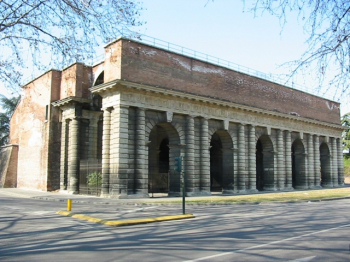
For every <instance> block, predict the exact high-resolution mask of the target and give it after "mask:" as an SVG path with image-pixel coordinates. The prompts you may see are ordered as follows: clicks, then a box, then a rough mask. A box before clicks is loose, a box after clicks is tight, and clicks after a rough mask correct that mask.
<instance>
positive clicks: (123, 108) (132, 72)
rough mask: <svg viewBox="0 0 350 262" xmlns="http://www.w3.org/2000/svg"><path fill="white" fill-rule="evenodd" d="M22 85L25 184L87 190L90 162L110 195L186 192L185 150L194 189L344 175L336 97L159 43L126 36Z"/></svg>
mask: <svg viewBox="0 0 350 262" xmlns="http://www.w3.org/2000/svg"><path fill="white" fill-rule="evenodd" d="M23 93H24V95H23V98H22V100H21V102H20V104H19V105H18V107H17V109H16V111H15V113H14V115H13V117H12V120H11V143H12V144H15V145H17V146H18V158H17V159H18V168H17V186H18V187H29V188H38V189H42V190H56V189H60V190H67V191H68V192H72V193H79V192H82V187H83V182H82V180H84V179H83V178H82V176H81V174H82V173H83V171H84V170H86V166H88V167H89V166H91V167H96V170H97V171H96V172H100V173H101V174H102V189H101V195H102V196H104V197H114V198H123V197H148V196H149V193H150V192H157V190H159V191H162V192H167V193H168V194H169V195H180V194H181V192H180V184H181V179H180V174H179V173H178V172H175V171H174V158H175V157H176V156H179V155H180V154H184V156H185V161H184V166H183V167H184V170H185V173H186V181H185V185H186V192H187V195H188V196H194V195H209V194H211V192H213V191H221V192H223V193H229V194H231V193H242V192H258V191H261V190H272V191H274V190H278V191H284V190H293V189H308V188H311V189H312V188H320V187H337V186H342V185H343V183H344V177H343V158H342V143H341V133H342V130H343V129H342V127H341V125H340V112H339V104H338V103H337V102H334V101H330V100H327V99H324V98H321V97H317V96H314V95H311V94H308V93H305V92H302V91H298V90H295V89H291V88H288V87H285V86H282V85H280V84H277V83H273V82H270V81H267V80H264V79H260V78H257V77H254V76H251V75H248V74H244V73H241V72H238V71H234V70H231V69H229V68H228V67H225V66H218V65H216V64H214V63H209V62H204V61H202V60H199V59H196V58H193V57H191V56H185V55H181V54H178V53H175V52H170V51H168V50H166V49H163V48H158V47H154V46H151V45H147V44H145V43H141V42H138V41H134V40H130V39H125V38H119V39H117V40H115V41H114V42H112V43H110V44H108V45H107V46H106V47H105V58H104V61H102V62H100V63H99V64H96V65H94V66H86V65H83V64H79V63H76V64H73V65H71V66H69V67H67V68H65V69H63V70H62V71H58V70H50V71H48V72H47V73H45V74H43V75H42V76H40V77H38V78H37V79H34V80H33V81H31V82H30V83H28V84H27V85H26V86H25V87H24V89H23ZM91 170H92V169H91ZM84 172H85V171H84ZM90 173H91V172H90ZM85 179H86V178H85Z"/></svg>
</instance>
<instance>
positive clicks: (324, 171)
mask: <svg viewBox="0 0 350 262" xmlns="http://www.w3.org/2000/svg"><path fill="white" fill-rule="evenodd" d="M330 157H331V156H330V151H329V148H328V145H327V144H326V143H322V144H321V146H320V162H321V186H323V187H332V186H333V183H332V175H331V159H330Z"/></svg>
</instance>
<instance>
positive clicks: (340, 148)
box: [337, 138, 344, 186]
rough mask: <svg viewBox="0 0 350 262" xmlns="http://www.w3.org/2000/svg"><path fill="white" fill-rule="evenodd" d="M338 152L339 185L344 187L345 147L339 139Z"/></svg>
mask: <svg viewBox="0 0 350 262" xmlns="http://www.w3.org/2000/svg"><path fill="white" fill-rule="evenodd" d="M337 146H338V148H337V152H338V184H339V186H344V159H343V146H342V139H341V138H337Z"/></svg>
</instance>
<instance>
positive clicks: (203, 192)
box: [181, 191, 211, 197]
mask: <svg viewBox="0 0 350 262" xmlns="http://www.w3.org/2000/svg"><path fill="white" fill-rule="evenodd" d="M181 196H182V194H181ZM186 196H188V197H194V196H211V192H207V191H196V192H186Z"/></svg>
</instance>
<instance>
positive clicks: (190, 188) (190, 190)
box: [185, 115, 200, 196]
mask: <svg viewBox="0 0 350 262" xmlns="http://www.w3.org/2000/svg"><path fill="white" fill-rule="evenodd" d="M185 130H186V151H185V162H186V163H185V168H186V170H185V172H186V193H187V195H188V196H193V195H196V194H197V195H198V194H199V191H200V188H199V183H198V182H199V181H198V178H196V177H194V116H191V115H188V116H186V129H185Z"/></svg>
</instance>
